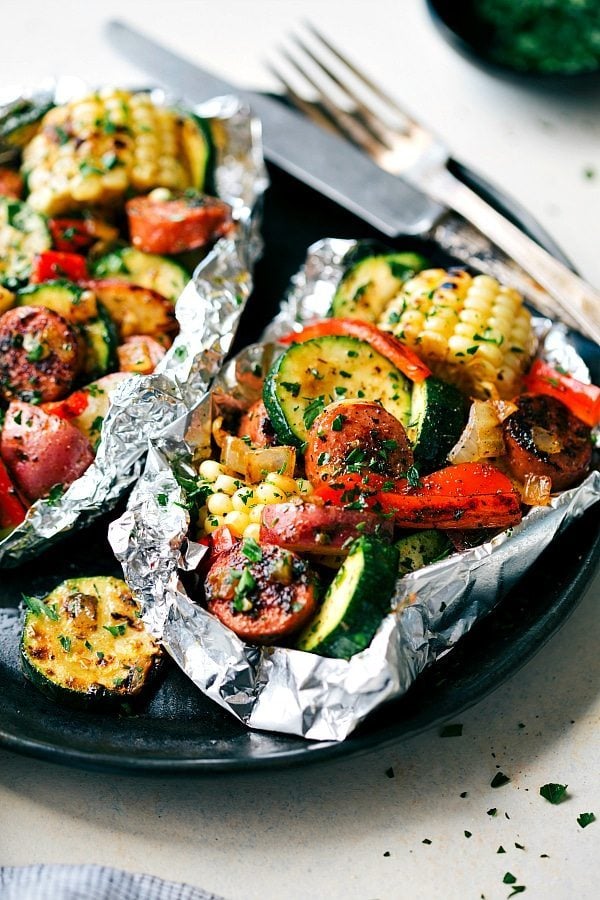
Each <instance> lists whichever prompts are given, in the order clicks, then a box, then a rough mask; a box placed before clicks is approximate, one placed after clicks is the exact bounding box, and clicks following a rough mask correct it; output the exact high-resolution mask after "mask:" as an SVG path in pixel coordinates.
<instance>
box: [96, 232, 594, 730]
mask: <svg viewBox="0 0 600 900" xmlns="http://www.w3.org/2000/svg"><path fill="white" fill-rule="evenodd" d="M353 246H355V244H354V242H352V241H342V240H330V239H328V240H324V241H321V242H319V243H318V244H315V245H314V246H313V247H311V248H310V250H309V253H308V258H307V262H306V265H305V267H304V268H303V269H302V270H301V271H300V272H299V273H298V274H297V275H296V276H295V278H294V279H293V282H292V286H291V289H290V292H289V295H288V297H287V298H286V299H285V300H284V302H283V303H282V306H281V311H280V313H279V315H278V316H277V317H276V319H275V320H274V321H273V323H272V324H271V325H270V326H269V327H268V329H267V331H266V334H265V339H266V341H267V343H265V344H260V345H253V346H251V347H248V348H246V349H245V350H244V351H242V353H240V354H239V355H238V356H237V357H236V358H235V359H234V360H232V361H230V362H229V363H228V364H227V365H226V366H225V367H224V369H223V371H222V372H221V373H220V375H219V377H218V378H217V379H216V380H215V382H214V386H213V390H214V391H216V390H219V389H223V390H224V391H226V392H228V393H232V394H233V395H234V396H235V397H237V398H238V399H245V400H246V401H251V400H252V399H254V397H255V396H256V395H257V394H258V392H259V390H260V388H259V386H258V385H257V380H256V378H254V381H253V380H252V378H251V377H250V375H251V373H253V372H256V366H257V365H258V366H260V367H261V368H262V370H263V371H265V370H266V368H267V367H268V364H269V362H270V360H271V358H272V355H273V352H274V350H275V347H274V345H273V344H272V343H268V342H269V341H273V340H276V339H277V337H278V336H281V335H282V334H283V333H284V332H288V331H289V330H290V329H291V328H294V327H296V326H297V325H298V324H299V323H301V322H303V321H306V320H308V319H310V318H313V317H315V316H321V315H323V314H324V313H325V312H326V310H327V309H328V307H329V303H330V300H331V296H332V293H333V290H334V287H335V284H336V282H337V281H338V279H339V277H340V274H341V271H342V267H343V259H344V256H345V255H346V253H347V252H348V250H350V249H351V248H352V247H353ZM536 327H537V329H538V333H539V334H540V336H541V338H542V341H543V344H542V353H543V354H546V353H547V354H548V356H550V357H551V358H552V361H553V362H554V364H557V363H559V364H560V365H562V366H564V367H565V369H567V370H570V371H573V372H575V373H576V374H577V377H579V378H582V379H583V380H589V373H588V372H587V369H586V367H585V364H584V363H583V361H582V360H581V359H580V358H579V357H578V356H577V355H576V354H575V353H574V350H573V348H572V346H570V345H569V343H568V341H567V339H566V331H565V329H564V327H563V326H552V323H550V322H549V320H547V319H539V320H537V321H536ZM210 417H211V398H210V396H206V397H203V398H202V399H201V400H200V401H199V403H198V404H197V406H196V408H195V409H194V410H192V411H191V412H190V413H188V414H187V415H185V416H183V417H182V418H181V419H179V420H178V421H177V422H175V423H174V424H173V426H172V427H171V428H170V429H168V432H167V433H165V434H163V435H162V437H161V440H160V441H154V442H152V447H151V450H150V452H149V456H148V460H147V465H146V470H145V472H144V474H143V475H142V477H141V479H140V481H139V482H138V484H137V486H136V488H135V489H134V491H133V493H132V495H131V498H130V501H129V506H128V509H127V511H126V512H125V513H124V514H123V515H122V516H121V518H120V519H118V520H117V521H116V522H114V523H112V525H111V527H110V532H109V539H110V542H111V544H112V547H113V550H114V551H115V554H116V556H117V558H118V559H119V560H120V561H121V563H122V565H123V570H124V573H125V577H126V579H127V581H128V582H129V584H130V585H131V587H132V588H133V590H134V591H135V593H136V594H137V596H138V597H139V598H140V600H141V601H142V603H143V608H144V619H145V621H146V623H147V624H148V626H149V627H150V629H151V630H152V632H153V633H154V634H155V635H156V636H158V637H159V638H160V639H161V640H162V642H163V644H164V645H165V647H166V649H167V650H168V652H169V653H170V655H171V656H172V657H173V659H175V660H176V662H177V663H178V664H179V666H180V667H181V668H182V669H183V671H184V672H185V673H186V674H187V675H188V676H189V677H190V678H191V679H192V681H193V682H194V683H195V684H196V685H197V686H198V687H199V688H200V689H201V690H202V691H203V692H204V693H205V694H206V695H207V696H209V697H211V698H212V699H213V700H215V701H216V702H217V703H218V704H220V705H221V706H222V707H223V708H225V709H227V710H229V712H231V713H232V714H233V715H234V716H236V718H238V719H239V720H240V721H242V722H244V723H245V724H246V725H248V726H249V727H251V728H259V729H264V730H269V731H277V732H285V733H289V734H295V735H300V736H304V737H306V738H311V739H315V740H343V739H344V738H345V737H346V736H347V735H348V734H350V732H352V731H353V729H355V728H356V726H357V725H358V724H359V723H360V722H361V721H362V720H363V719H364V718H365V717H366V716H367V715H368V714H369V713H370V712H372V711H373V710H374V709H375V708H376V707H378V706H379V705H380V704H381V703H383V702H384V701H386V700H391V699H393V698H396V697H399V696H400V695H401V694H403V693H404V692H405V691H406V690H408V688H409V687H410V685H411V684H412V683H413V682H414V680H415V678H416V677H417V676H418V675H419V673H420V672H422V671H423V669H424V668H425V667H426V666H427V665H429V664H430V663H432V662H433V661H434V660H435V659H437V658H438V657H439V656H440V655H441V654H443V653H445V652H447V651H448V650H450V649H451V648H452V647H453V646H454V645H455V644H456V642H457V641H458V640H459V639H460V638H461V637H462V636H463V635H464V634H466V632H467V631H469V629H470V628H471V627H472V626H473V624H474V623H475V622H476V621H477V620H478V619H480V618H481V617H482V616H484V615H486V614H487V613H488V612H489V611H490V610H491V609H492V608H493V607H494V605H495V604H496V603H497V602H498V601H499V600H500V599H501V597H502V596H504V594H505V593H506V592H507V591H508V590H510V588H511V587H512V586H513V585H514V584H515V583H516V582H517V581H518V579H519V578H521V577H522V575H523V574H524V573H525V571H526V570H527V568H528V567H529V566H530V565H531V564H532V563H533V562H534V561H535V559H536V558H537V557H538V556H539V554H540V553H541V552H542V551H543V550H544V548H545V547H546V546H547V545H548V544H549V543H550V541H551V540H552V539H553V538H554V537H555V536H556V535H557V534H558V533H559V532H560V531H561V529H562V528H564V527H565V526H566V525H568V523H569V522H571V521H572V520H573V519H574V518H576V517H577V516H580V515H581V514H582V513H583V512H584V511H585V510H586V509H587V508H588V507H589V506H591V505H592V504H593V503H595V502H596V501H597V500H598V499H600V473H599V472H597V471H594V472H592V473H591V474H590V475H589V476H588V477H587V478H586V480H585V481H584V482H583V483H582V484H581V485H579V486H578V487H576V488H573V489H571V490H568V491H565V492H564V493H562V494H561V495H559V496H558V497H556V498H554V499H553V501H552V503H551V505H550V506H548V507H536V508H534V509H532V510H531V511H530V512H529V513H528V514H527V516H526V517H525V518H524V520H523V522H522V523H521V524H519V525H518V526H517V527H515V528H513V529H509V530H508V531H506V532H504V533H503V534H500V535H498V536H497V537H495V538H494V539H493V540H490V541H489V542H487V543H485V544H483V545H481V546H478V547H475V548H473V549H471V550H468V551H466V552H464V553H461V554H456V555H454V556H452V557H449V558H448V559H445V560H442V561H440V562H438V563H436V564H434V565H431V566H428V567H427V568H425V569H422V570H420V571H417V572H413V573H411V574H410V575H407V576H405V577H403V578H400V579H399V580H398V582H397V584H396V589H395V594H394V598H393V607H394V611H393V612H392V613H390V614H389V615H388V616H386V617H385V619H384V620H383V622H382V623H381V626H380V628H379V630H378V632H377V634H376V635H375V637H374V639H373V641H372V643H371V645H370V646H369V647H368V648H367V649H366V650H364V651H363V652H361V653H358V654H357V655H356V656H353V657H352V659H350V660H349V661H346V660H336V659H328V658H324V657H320V656H316V655H314V654H311V653H304V652H301V651H298V650H292V649H289V648H280V647H254V646H251V645H248V644H245V643H244V642H243V641H242V640H240V639H239V638H238V637H237V636H236V635H235V634H234V633H233V632H232V631H230V630H229V629H227V628H225V627H224V626H223V625H222V624H221V623H220V622H219V621H218V620H217V619H215V618H214V617H213V616H211V615H210V614H209V613H208V612H207V611H206V610H205V609H203V608H202V606H200V605H199V604H198V603H195V602H193V601H192V600H191V599H190V596H189V595H188V593H187V592H186V590H185V588H184V586H183V584H182V581H181V578H180V575H181V573H182V571H184V572H186V573H187V575H186V583H188V581H189V579H190V578H192V580H193V573H194V571H195V570H196V568H197V566H198V563H199V562H200V560H201V558H202V556H203V555H204V553H205V552H206V551H205V548H204V547H203V546H202V545H200V544H197V543H195V542H193V541H191V540H189V538H188V537H187V533H188V528H189V524H190V523H189V516H188V514H187V512H186V510H185V508H184V506H182V505H180V504H182V502H183V501H184V494H183V491H182V489H181V487H180V482H181V481H182V476H183V477H185V474H186V473H188V474H190V475H193V473H194V468H193V466H192V462H197V461H198V460H201V459H203V458H206V457H207V456H208V454H209V447H210ZM193 593H194V595H195V596H201V592H200V590H199V589H198V588H196V589H195V590H193Z"/></svg>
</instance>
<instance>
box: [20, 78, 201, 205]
mask: <svg viewBox="0 0 600 900" xmlns="http://www.w3.org/2000/svg"><path fill="white" fill-rule="evenodd" d="M203 141H204V137H203V135H202V132H201V130H200V128H199V127H198V126H197V125H196V123H195V122H194V121H193V120H192V119H191V118H186V117H185V116H182V115H181V114H180V113H177V112H175V111H174V110H170V109H166V108H163V107H158V106H155V105H154V103H153V102H152V99H151V98H150V95H149V94H142V93H140V94H132V93H131V92H129V91H122V90H115V89H111V88H107V89H103V90H101V91H99V92H97V93H94V94H89V95H88V96H87V97H83V98H80V99H78V100H72V101H71V102H70V103H66V104H64V105H62V106H57V107H55V108H54V109H52V110H50V112H48V113H47V114H46V116H45V117H44V119H43V120H42V122H41V125H40V128H39V130H38V133H37V134H36V135H35V136H34V137H33V138H32V140H31V141H29V143H28V144H27V146H26V147H25V150H24V152H23V171H24V172H27V174H28V185H29V191H30V193H29V197H28V203H29V204H30V205H31V206H32V207H33V208H34V209H36V210H38V211H39V212H42V213H45V214H46V215H60V214H62V213H65V212H71V211H74V210H76V209H78V208H82V207H85V206H90V205H101V206H107V205H108V206H110V205H111V204H114V203H116V202H118V201H120V200H121V199H122V198H123V196H124V195H125V194H126V193H127V192H128V191H132V192H134V193H135V192H141V191H143V192H145V191H148V190H151V189H152V188H155V187H161V186H164V187H168V188H173V189H177V190H179V189H182V190H183V189H185V188H188V187H194V188H201V187H202V185H201V184H198V183H197V182H198V179H199V177H200V178H201V177H202V173H198V171H195V167H196V163H195V161H194V159H192V156H193V154H191V155H190V153H189V147H190V146H195V144H198V145H199V146H201V145H202V142H203ZM59 160H60V162H61V165H62V168H61V169H60V172H59V171H57V163H58V161H59ZM59 174H60V176H61V178H62V179H63V180H62V181H61V180H59V178H58V175H59Z"/></svg>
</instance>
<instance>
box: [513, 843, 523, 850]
mask: <svg viewBox="0 0 600 900" xmlns="http://www.w3.org/2000/svg"><path fill="white" fill-rule="evenodd" d="M515 847H516V848H517V850H524V849H525V847H524V846H523V844H517V842H516V841H515Z"/></svg>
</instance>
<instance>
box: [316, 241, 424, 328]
mask: <svg viewBox="0 0 600 900" xmlns="http://www.w3.org/2000/svg"><path fill="white" fill-rule="evenodd" d="M427 265H428V262H427V260H426V259H425V257H424V256H420V255H419V254H418V253H388V254H380V255H377V256H367V257H365V258H364V259H361V260H360V261H359V262H357V263H355V264H354V265H353V266H351V267H350V268H349V269H348V271H347V272H346V273H345V274H344V276H343V278H342V280H341V281H340V283H339V286H338V288H337V290H336V292H335V294H334V297H333V300H332V301H331V315H332V316H336V317H338V318H344V317H350V318H353V319H364V320H365V321H367V322H377V321H378V319H379V317H380V315H381V313H382V312H383V311H384V309H385V307H386V306H387V304H388V303H389V301H390V300H391V299H392V298H393V297H395V296H396V295H397V294H398V293H399V291H400V289H401V288H402V285H403V284H404V282H405V281H408V279H409V278H412V277H413V275H415V274H416V273H417V272H420V271H421V269H424V268H425V267H426V266H427Z"/></svg>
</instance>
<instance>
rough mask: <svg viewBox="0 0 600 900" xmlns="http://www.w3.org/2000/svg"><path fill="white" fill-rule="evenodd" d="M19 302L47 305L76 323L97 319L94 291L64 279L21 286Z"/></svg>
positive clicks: (18, 296)
mask: <svg viewBox="0 0 600 900" xmlns="http://www.w3.org/2000/svg"><path fill="white" fill-rule="evenodd" d="M17 303H18V305H19V306H45V307H46V309H51V310H52V311H53V312H55V313H58V314H59V316H62V317H63V319H66V320H67V322H72V323H75V324H81V323H82V322H87V321H89V320H90V319H95V318H96V317H97V315H98V304H97V303H96V298H95V296H94V294H93V292H92V291H89V290H86V289H85V288H82V287H80V285H78V284H75V283H74V282H72V281H65V280H64V279H58V280H56V281H44V282H42V283H41V284H29V285H27V287H24V288H21V290H20V291H18V292H17Z"/></svg>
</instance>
